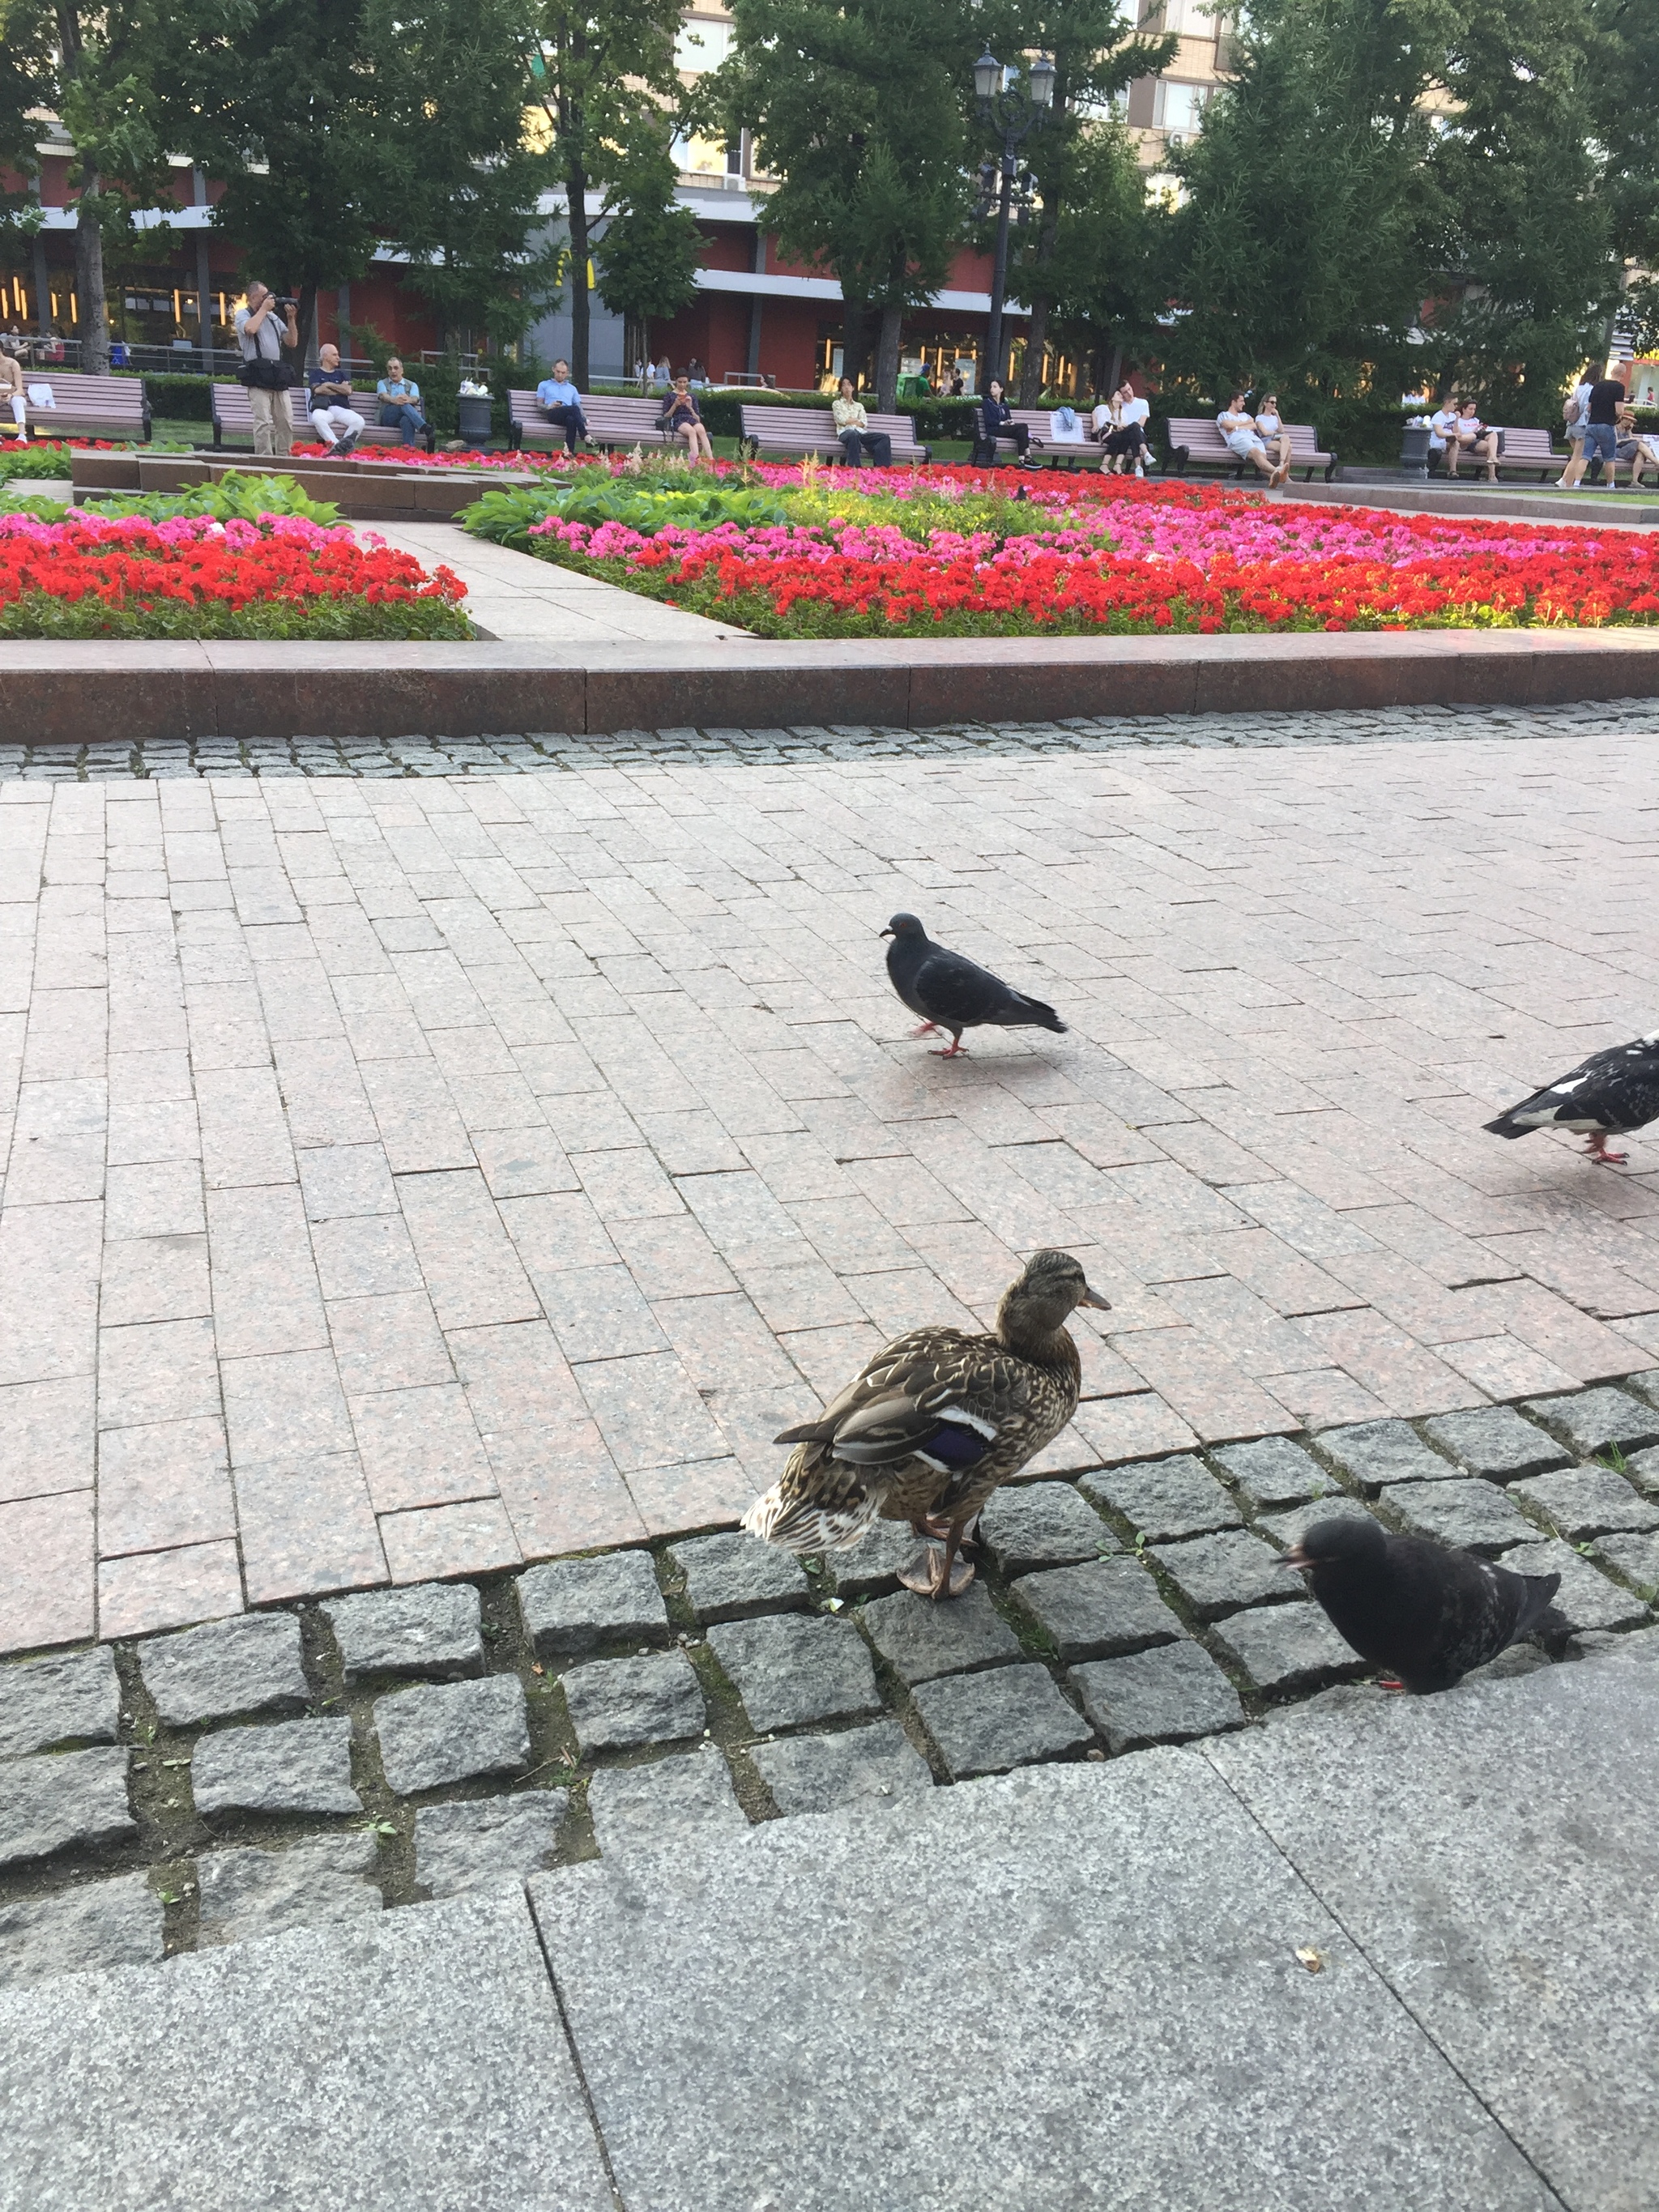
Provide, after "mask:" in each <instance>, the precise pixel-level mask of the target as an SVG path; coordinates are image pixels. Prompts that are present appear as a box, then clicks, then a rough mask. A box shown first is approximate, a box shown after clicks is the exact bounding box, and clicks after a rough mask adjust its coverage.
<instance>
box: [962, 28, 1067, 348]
mask: <svg viewBox="0 0 1659 2212" xmlns="http://www.w3.org/2000/svg"><path fill="white" fill-rule="evenodd" d="M1054 74H1055V72H1054V64H1053V63H1052V62H1051V61H1050V60H1048V58H1047V56H1046V55H1045V56H1044V57H1043V58H1042V59H1041V60H1040V61H1036V62H1034V63H1033V64H1032V65H1031V67H1030V69H1029V70H1026V72H1025V76H1024V97H1022V95H1021V89H1020V82H1019V80H1018V79H1016V80H1015V82H1014V83H1013V84H1012V85H1005V84H1004V83H1003V81H1002V78H1003V71H1002V64H1001V63H1000V61H999V60H998V59H997V58H996V56H995V55H994V53H993V52H991V50H990V48H989V47H988V46H987V48H986V50H985V52H983V53H982V54H981V56H980V58H979V59H978V60H977V61H976V62H975V64H974V91H975V95H976V96H977V99H978V101H979V112H980V119H981V122H984V123H988V124H989V125H991V126H992V128H993V129H994V130H995V131H1000V134H1001V137H1002V151H1001V153H1000V155H999V157H998V159H997V161H996V162H995V164H994V167H995V168H996V170H997V172H998V185H997V244H996V258H995V264H994V267H993V269H992V272H991V317H990V327H989V329H988V330H987V332H986V334H985V354H986V370H985V385H986V389H987V391H988V389H989V388H990V383H991V379H992V378H993V377H996V378H997V379H999V380H1000V378H1001V375H1002V300H1003V295H1004V293H1005V292H1006V289H1007V284H1008V217H1009V213H1010V211H1011V210H1012V205H1013V197H1014V176H1015V173H1016V170H1017V169H1018V157H1019V149H1020V148H1021V147H1022V146H1023V145H1024V143H1025V141H1026V139H1027V138H1029V137H1030V134H1031V133H1032V131H1036V130H1039V129H1041V127H1042V124H1043V122H1044V121H1045V120H1046V119H1047V117H1048V112H1049V110H1050V109H1051V107H1052V106H1053V105H1054ZM992 166H993V165H992V164H990V163H987V167H992ZM987 182H988V179H987ZM987 212H988V210H987Z"/></svg>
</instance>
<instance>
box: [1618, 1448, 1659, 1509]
mask: <svg viewBox="0 0 1659 2212" xmlns="http://www.w3.org/2000/svg"><path fill="white" fill-rule="evenodd" d="M1625 1472H1626V1474H1627V1475H1628V1476H1629V1477H1630V1479H1631V1480H1632V1482H1633V1483H1634V1484H1635V1485H1636V1486H1637V1488H1638V1490H1640V1491H1642V1492H1644V1493H1645V1494H1646V1495H1647V1496H1648V1497H1650V1498H1651V1497H1655V1496H1659V1446H1656V1447H1651V1448H1650V1449H1648V1450H1647V1451H1638V1452H1631V1453H1629V1454H1628V1455H1626V1460H1625Z"/></svg>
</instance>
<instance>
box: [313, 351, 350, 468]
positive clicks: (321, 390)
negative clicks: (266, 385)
mask: <svg viewBox="0 0 1659 2212" xmlns="http://www.w3.org/2000/svg"><path fill="white" fill-rule="evenodd" d="M306 381H307V384H308V385H309V386H311V422H312V428H313V429H314V430H315V431H316V433H317V435H318V436H319V438H320V439H321V440H322V441H323V443H324V444H325V446H326V447H328V450H329V458H330V459H331V460H343V459H345V457H346V455H347V454H348V453H350V451H351V450H352V448H353V447H354V446H356V442H357V441H358V439H359V438H361V437H362V435H363V418H362V416H361V415H360V414H359V413H358V412H357V410H356V408H355V407H353V406H352V405H351V404H349V403H350V399H351V379H350V378H349V376H348V375H347V374H346V373H345V371H344V370H343V368H341V366H340V349H339V348H338V346H331V345H325V346H319V347H318V349H317V366H316V368H313V369H312V370H311V371H310V372H309V373H308V374H307V378H306Z"/></svg>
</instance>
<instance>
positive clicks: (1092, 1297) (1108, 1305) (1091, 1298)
mask: <svg viewBox="0 0 1659 2212" xmlns="http://www.w3.org/2000/svg"><path fill="white" fill-rule="evenodd" d="M1078 1304H1079V1305H1080V1306H1092V1307H1093V1308H1094V1309H1095V1311H1096V1312H1097V1313H1110V1311H1111V1310H1112V1302H1111V1300H1110V1299H1109V1298H1103V1297H1101V1295H1100V1292H1099V1291H1091V1289H1090V1288H1089V1285H1087V1284H1086V1283H1085V1285H1083V1296H1082V1297H1080V1298H1079V1300H1078Z"/></svg>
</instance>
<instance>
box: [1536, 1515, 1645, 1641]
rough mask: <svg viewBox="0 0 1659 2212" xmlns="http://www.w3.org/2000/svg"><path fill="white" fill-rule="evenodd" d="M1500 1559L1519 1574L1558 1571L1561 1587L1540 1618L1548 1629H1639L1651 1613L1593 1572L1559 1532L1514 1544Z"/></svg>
mask: <svg viewBox="0 0 1659 2212" xmlns="http://www.w3.org/2000/svg"><path fill="white" fill-rule="evenodd" d="M1498 1564H1499V1565H1502V1566H1505V1567H1512V1568H1513V1569H1514V1570H1515V1571H1516V1574H1518V1575H1559V1576H1560V1577H1561V1587H1560V1589H1559V1590H1557V1592H1556V1594H1555V1596H1554V1599H1553V1601H1552V1603H1551V1606H1550V1609H1549V1612H1548V1613H1547V1614H1546V1615H1545V1618H1544V1630H1545V1632H1548V1631H1549V1630H1551V1629H1552V1628H1553V1629H1555V1630H1556V1632H1558V1633H1559V1631H1560V1630H1561V1629H1563V1628H1566V1629H1571V1630H1573V1631H1577V1630H1580V1629H1613V1628H1638V1627H1640V1626H1642V1625H1643V1624H1644V1622H1645V1621H1646V1620H1648V1618H1649V1615H1648V1609H1647V1607H1646V1606H1645V1605H1644V1603H1643V1602H1642V1601H1641V1600H1640V1599H1639V1598H1638V1597H1634V1596H1632V1594H1631V1592H1630V1591H1629V1590H1627V1589H1621V1588H1620V1585H1619V1584H1618V1583H1612V1582H1609V1581H1608V1579H1607V1577H1606V1576H1605V1575H1601V1574H1597V1572H1596V1571H1595V1568H1594V1567H1593V1566H1591V1565H1590V1563H1589V1560H1588V1559H1585V1558H1584V1557H1583V1553H1579V1552H1576V1551H1575V1550H1574V1549H1573V1547H1572V1546H1571V1544H1565V1543H1563V1542H1562V1541H1561V1539H1560V1538H1559V1536H1557V1537H1553V1538H1552V1539H1551V1540H1550V1541H1549V1542H1548V1543H1543V1544H1517V1545H1516V1547H1515V1548H1514V1549H1513V1550H1512V1551H1508V1552H1500V1553H1498Z"/></svg>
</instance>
